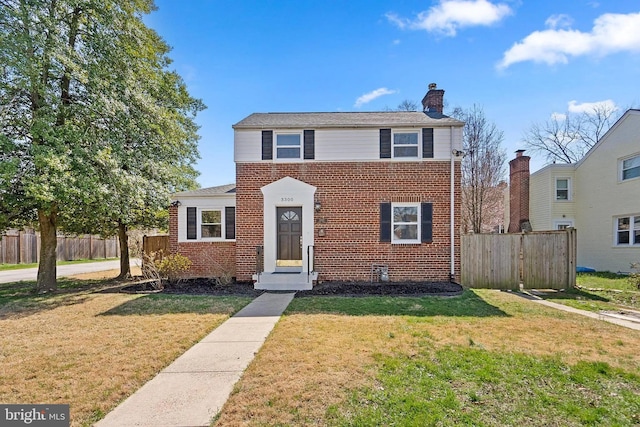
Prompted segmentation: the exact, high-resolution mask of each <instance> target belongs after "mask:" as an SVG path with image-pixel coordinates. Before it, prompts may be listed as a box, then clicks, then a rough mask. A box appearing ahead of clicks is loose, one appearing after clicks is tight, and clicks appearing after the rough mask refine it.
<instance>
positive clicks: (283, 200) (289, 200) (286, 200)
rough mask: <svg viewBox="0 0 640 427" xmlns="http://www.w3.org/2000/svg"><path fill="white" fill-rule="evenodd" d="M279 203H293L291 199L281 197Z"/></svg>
mask: <svg viewBox="0 0 640 427" xmlns="http://www.w3.org/2000/svg"><path fill="white" fill-rule="evenodd" d="M280 201H281V202H293V197H281V198H280Z"/></svg>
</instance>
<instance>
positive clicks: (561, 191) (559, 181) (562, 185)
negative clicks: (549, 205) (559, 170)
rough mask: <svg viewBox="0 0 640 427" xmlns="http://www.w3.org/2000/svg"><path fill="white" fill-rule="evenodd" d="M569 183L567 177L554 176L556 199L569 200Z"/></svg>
mask: <svg viewBox="0 0 640 427" xmlns="http://www.w3.org/2000/svg"><path fill="white" fill-rule="evenodd" d="M570 183H571V180H570V179H569V178H556V200H560V201H568V200H571V191H570V190H571V188H570Z"/></svg>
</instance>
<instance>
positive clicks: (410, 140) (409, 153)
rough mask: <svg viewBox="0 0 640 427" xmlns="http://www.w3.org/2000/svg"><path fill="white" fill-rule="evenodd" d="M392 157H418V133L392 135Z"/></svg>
mask: <svg viewBox="0 0 640 427" xmlns="http://www.w3.org/2000/svg"><path fill="white" fill-rule="evenodd" d="M393 157H394V158H398V157H413V158H417V157H418V132H394V133H393Z"/></svg>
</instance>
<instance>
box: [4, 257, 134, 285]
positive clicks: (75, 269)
mask: <svg viewBox="0 0 640 427" xmlns="http://www.w3.org/2000/svg"><path fill="white" fill-rule="evenodd" d="M131 265H132V266H135V265H140V261H139V260H138V259H132V260H131ZM117 269H120V261H119V260H114V261H101V262H89V263H86V264H70V265H59V266H58V268H57V274H56V276H57V277H65V276H73V275H75V274H81V273H93V272H96V271H105V270H117ZM37 277H38V269H37V268H25V269H23V270H9V271H0V283H9V282H19V281H21V280H36V279H37Z"/></svg>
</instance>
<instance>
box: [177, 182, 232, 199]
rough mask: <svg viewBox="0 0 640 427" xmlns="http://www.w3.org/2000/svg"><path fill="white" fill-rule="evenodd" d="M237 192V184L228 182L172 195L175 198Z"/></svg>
mask: <svg viewBox="0 0 640 427" xmlns="http://www.w3.org/2000/svg"><path fill="white" fill-rule="evenodd" d="M235 192H236V185H235V184H227V185H219V186H217V187H207V188H198V189H197V190H192V191H182V192H180V193H173V194H172V196H171V197H173V198H174V199H175V198H178V197H200V196H216V195H223V194H235Z"/></svg>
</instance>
